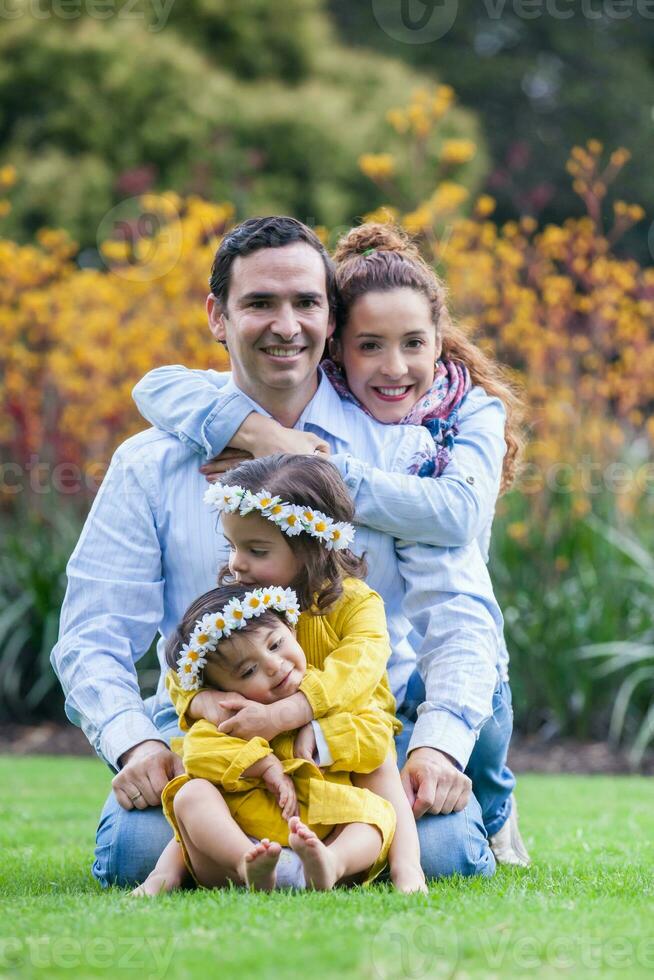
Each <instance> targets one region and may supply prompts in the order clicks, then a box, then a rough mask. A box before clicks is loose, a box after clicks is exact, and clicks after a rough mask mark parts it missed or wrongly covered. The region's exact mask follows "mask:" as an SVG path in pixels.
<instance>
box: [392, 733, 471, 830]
mask: <svg viewBox="0 0 654 980" xmlns="http://www.w3.org/2000/svg"><path fill="white" fill-rule="evenodd" d="M401 776H402V785H403V786H404V791H405V793H406V795H407V797H408V798H409V803H410V804H411V807H412V809H413V815H414V816H415V818H416V820H417V819H418V818H419V817H422V815H423V814H425V813H457V812H458V811H459V810H463V809H464V808H465V807H466V806H467V805H468V801H469V799H470V793H471V791H472V782H471V781H470V780H469V779H468V777H467V776H466V775H465V774H464V773H462V772H461V771H460V770H459V769H457V767H456V766H455V764H454V762H453V761H452V759H451V758H450V756H449V755H447V754H446V753H445V752H440V751H439V750H438V749H430V748H426V747H425V748H420V749H415V750H414V751H413V752H412V753H411V755H410V756H409V758H408V759H407V761H406V763H405V766H404V769H403V770H402V772H401Z"/></svg>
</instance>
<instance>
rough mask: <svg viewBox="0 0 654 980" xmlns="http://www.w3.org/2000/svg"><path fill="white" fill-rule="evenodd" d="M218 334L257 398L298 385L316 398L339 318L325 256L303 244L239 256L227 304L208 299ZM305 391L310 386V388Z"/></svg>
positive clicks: (240, 379)
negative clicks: (328, 286)
mask: <svg viewBox="0 0 654 980" xmlns="http://www.w3.org/2000/svg"><path fill="white" fill-rule="evenodd" d="M207 312H208V314H209V326H210V328H211V331H212V333H213V335H214V337H215V338H216V339H217V340H219V341H226V342H227V348H228V350H229V355H230V361H231V367H232V374H233V377H234V381H235V382H236V384H237V385H238V386H239V387H240V388H242V389H243V390H244V391H246V392H247V393H248V394H249V395H251V397H253V398H254V399H255V400H256V401H259V400H260V401H261V402H262V403H263V404H264V405H265V402H266V393H268V392H271V393H273V392H275V393H277V397H278V396H279V393H280V392H283V391H290V390H295V391H297V392H298V393H299V391H302V393H303V394H304V393H306V394H307V395H308V397H309V398H310V397H312V395H313V393H314V392H315V386H316V382H317V375H316V369H317V367H318V364H319V362H320V358H321V356H322V353H323V349H324V346H325V341H326V339H327V337H329V336H331V334H332V333H333V330H334V324H333V321H332V318H331V316H330V312H329V306H328V303H327V289H326V273H325V266H324V264H323V260H322V258H321V256H320V255H319V254H318V252H316V250H315V249H314V248H312V247H311V246H310V245H307V244H306V243H305V242H295V243H293V244H291V245H285V246H284V247H282V248H264V249H259V251H257V252H253V253H252V255H246V256H244V257H243V256H239V257H238V258H237V259H235V261H234V263H233V265H232V268H231V277H230V287H229V297H228V300H227V308H226V309H225V310H220V309H219V307H218V304H217V303H216V301H215V299H214V298H213V296H209V298H208V300H207ZM305 389H306V392H305Z"/></svg>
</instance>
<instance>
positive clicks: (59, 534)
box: [0, 508, 80, 721]
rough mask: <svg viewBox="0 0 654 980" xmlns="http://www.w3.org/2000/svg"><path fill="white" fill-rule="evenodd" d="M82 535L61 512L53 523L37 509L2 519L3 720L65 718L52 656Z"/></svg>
mask: <svg viewBox="0 0 654 980" xmlns="http://www.w3.org/2000/svg"><path fill="white" fill-rule="evenodd" d="M79 531H80V525H79V521H78V520H76V519H75V517H74V516H73V515H72V514H71V513H69V512H67V511H65V510H62V509H56V510H55V511H54V513H53V515H52V516H51V517H50V518H47V517H45V516H42V514H41V513H40V512H39V511H37V510H36V509H34V508H32V509H30V510H27V509H25V510H22V509H21V510H20V511H18V512H17V513H15V514H14V515H13V516H12V517H11V518H10V517H8V516H7V515H3V516H2V517H0V534H1V536H2V543H3V548H2V554H1V556H0V720H7V719H12V718H13V719H17V720H20V721H29V720H32V719H34V718H48V717H55V718H61V717H62V714H63V711H62V708H63V694H62V691H61V688H60V686H59V682H58V680H57V678H56V676H55V674H54V672H53V670H52V668H51V666H50V652H51V650H52V648H53V646H54V645H55V643H56V640H57V631H58V628H59V611H60V608H61V603H62V601H63V597H64V592H65V590H66V562H67V560H68V556H69V555H70V553H71V551H72V550H73V547H74V546H75V542H76V540H77V537H78V536H79Z"/></svg>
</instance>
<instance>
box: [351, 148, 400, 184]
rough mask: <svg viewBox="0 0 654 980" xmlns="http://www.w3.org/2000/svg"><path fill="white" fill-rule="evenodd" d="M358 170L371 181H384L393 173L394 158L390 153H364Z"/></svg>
mask: <svg viewBox="0 0 654 980" xmlns="http://www.w3.org/2000/svg"><path fill="white" fill-rule="evenodd" d="M359 169H360V170H361V172H362V173H364V174H365V175H366V177H370V179H371V180H386V179H387V178H389V177H392V176H393V174H394V173H395V158H394V157H393V154H392V153H364V154H362V155H361V156H360V157H359Z"/></svg>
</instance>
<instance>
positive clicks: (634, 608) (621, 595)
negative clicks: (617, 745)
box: [491, 493, 651, 738]
mask: <svg viewBox="0 0 654 980" xmlns="http://www.w3.org/2000/svg"><path fill="white" fill-rule="evenodd" d="M532 506H534V507H535V506H536V504H535V503H532V501H530V498H529V497H528V496H520V495H519V494H518V493H513V494H511V495H510V496H509V497H507V498H506V499H505V500H504V501H502V503H501V508H500V510H501V512H500V516H499V517H498V519H497V520H496V525H495V529H494V532H493V547H492V559H491V577H492V579H493V584H494V586H495V592H496V595H497V597H498V601H499V603H500V606H501V608H502V611H503V613H504V619H505V633H506V640H507V645H508V649H509V654H510V657H511V664H510V672H511V683H512V687H513V705H514V711H515V718H516V725H517V727H518V728H519V729H521V730H523V731H535V730H539V729H540V730H542V729H544V730H545V731H546V732H548V733H549V734H552V735H554V734H566V735H570V734H571V735H575V736H578V737H588V736H592V737H595V738H605V737H606V734H607V728H608V720H609V716H610V712H611V710H612V708H613V707H614V704H615V700H616V695H617V694H618V692H619V688H620V680H621V678H620V677H616V676H614V677H611V678H609V677H607V676H603V675H602V673H601V672H599V671H598V670H597V666H596V664H595V663H594V662H592V661H591V659H590V658H587V657H586V658H584V657H580V656H579V651H580V650H581V649H584V648H585V649H588V648H592V645H595V644H604V643H607V641H608V640H609V639H610V640H611V641H614V640H617V639H622V638H625V639H626V638H629V639H630V640H638V639H639V638H642V637H643V636H646V635H647V634H648V631H649V630H651V625H650V624H651V598H648V597H647V596H646V595H645V594H644V592H643V590H642V589H640V590H639V589H635V588H634V574H633V559H632V557H630V556H629V555H627V554H625V553H624V551H622V550H619V549H617V548H616V547H615V546H614V544H613V543H612V541H611V540H609V539H607V536H606V534H604V533H602V532H601V531H600V530H599V529H598V528H599V526H600V525H598V523H597V522H596V521H593V520H592V519H588V520H582V519H580V517H579V515H578V514H576V513H575V512H574V504H573V502H572V500H571V497H570V495H564V494H562V495H560V496H559V497H553V498H551V499H550V500H549V502H548V503H547V504H546V505H544V506H542V509H541V510H540V511H539V514H538V516H535V515H533V514H532V513H531V508H532ZM596 508H597V512H598V513H600V514H602V515H603V525H602V526H604V525H605V524H606V523H607V522H610V523H611V524H612V525H614V526H616V527H617V526H618V525H619V524H621V523H622V524H624V518H620V515H619V513H618V512H617V508H616V506H615V498H612V497H610V495H609V494H606V496H605V497H604V498H602V499H600V500H599V501H598V502H597V504H596ZM650 524H651V518H650ZM616 533H618V532H616ZM612 645H613V644H612ZM637 693H638V692H637ZM644 707H645V702H644V699H643V696H640V697H636V698H635V701H634V703H633V705H632V709H633V711H634V713H635V714H637V715H638V714H640V715H641V716H642V711H643V709H644ZM630 733H631V737H632V738H634V737H636V734H637V733H636V731H635V730H634V728H633V726H632V727H631V728H630Z"/></svg>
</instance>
